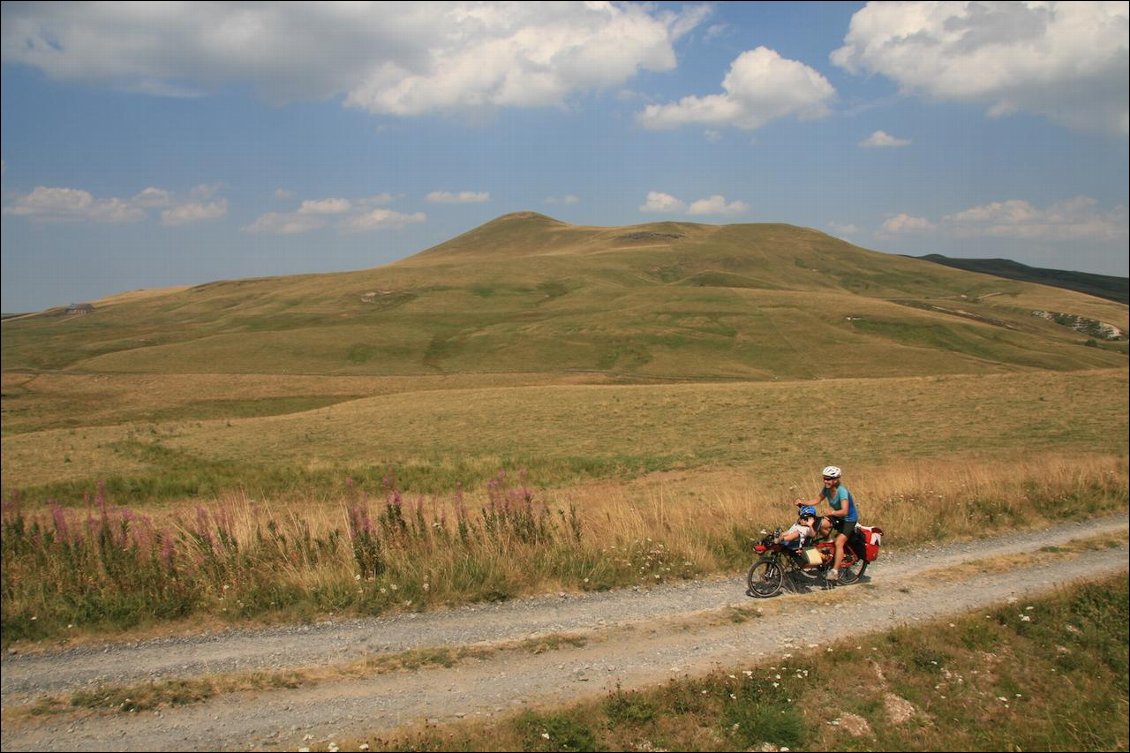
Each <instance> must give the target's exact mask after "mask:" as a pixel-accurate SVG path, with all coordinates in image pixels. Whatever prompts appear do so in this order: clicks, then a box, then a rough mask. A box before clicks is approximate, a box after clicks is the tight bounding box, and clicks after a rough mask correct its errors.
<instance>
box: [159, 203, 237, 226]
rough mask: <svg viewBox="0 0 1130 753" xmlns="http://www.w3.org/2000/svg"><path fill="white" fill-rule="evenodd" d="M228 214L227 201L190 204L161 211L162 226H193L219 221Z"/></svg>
mask: <svg viewBox="0 0 1130 753" xmlns="http://www.w3.org/2000/svg"><path fill="white" fill-rule="evenodd" d="M227 213H228V202H227V199H219V200H217V201H209V202H207V203H196V202H194V203H189V204H180V205H179V206H175V207H169V208H168V209H163V210H161V224H162V225H191V224H194V223H197V222H209V221H211V220H218V219H220V218H221V217H224V216H225V215H226V214H227Z"/></svg>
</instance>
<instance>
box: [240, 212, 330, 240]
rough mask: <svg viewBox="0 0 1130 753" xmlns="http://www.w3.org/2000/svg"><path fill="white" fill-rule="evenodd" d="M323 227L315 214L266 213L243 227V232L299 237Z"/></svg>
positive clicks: (324, 222)
mask: <svg viewBox="0 0 1130 753" xmlns="http://www.w3.org/2000/svg"><path fill="white" fill-rule="evenodd" d="M325 226H326V221H325V219H324V218H322V217H321V216H319V215H315V214H299V213H298V212H267V213H266V214H264V215H262V216H260V217H259V218H258V219H256V220H255V221H254V222H252V223H251V224H250V225H247V226H245V227H244V228H243V232H245V233H251V234H259V233H264V234H267V235H301V234H302V233H308V232H310V231H311V230H318V229H320V228H323V227H325Z"/></svg>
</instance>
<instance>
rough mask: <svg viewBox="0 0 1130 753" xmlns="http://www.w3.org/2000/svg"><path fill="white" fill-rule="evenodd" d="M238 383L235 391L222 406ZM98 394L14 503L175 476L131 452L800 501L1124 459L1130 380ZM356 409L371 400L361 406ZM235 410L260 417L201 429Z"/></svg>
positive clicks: (299, 387) (13, 461) (132, 385)
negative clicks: (497, 474)
mask: <svg viewBox="0 0 1130 753" xmlns="http://www.w3.org/2000/svg"><path fill="white" fill-rule="evenodd" d="M7 378H9V379H12V378H13V377H12V375H7ZM53 379H59V378H53ZM115 379H116V378H115ZM476 379H481V380H482V381H481V382H478V383H476V382H475V380H476ZM527 379H528V381H523V380H527ZM63 381H66V380H65V379H63ZM112 381H114V380H111V382H112ZM500 381H501V383H500ZM48 384H49V385H50V384H51V382H50V380H48ZM86 384H87V385H93V384H95V383H93V382H87V383H86ZM226 385H234V387H233V389H232V390H231V391H227V392H223V391H222V390H224V389H226V387H225V386H226ZM453 385H459V387H456V388H452V387H453ZM166 388H167V389H166ZM14 389H15V388H13V389H12V391H13V392H14ZM26 389H28V390H31V391H32V393H31V394H32V395H33V397H30V398H28V400H29V401H30V402H32V403H35V401H37V400H38V401H39V404H40V405H41V406H43V408H42V410H43V411H44V415H45V416H54V417H55V418H56V419H57V418H58V417H59V415H60V414H59V412H58V411H57V410H54V409H53V408H52V406H51V405H50V402H51V400H52V399H53V397H54V396H61V395H64V394H67V395H71V396H74V395H79V394H81V390H79V389H76V386H75V385H73V384H61V386H60V387H59V389H58V391H52V389H50V387H48V388H43V389H42V390H41V391H39V392H34V390H35V389H38V388H36V387H35V383H34V382H33V383H32V384H31V385H29V386H27V387H26ZM91 389H92V391H91V392H90V393H88V394H87V396H86V397H77V398H74V399H76V400H79V401H85V402H88V403H90V404H97V405H102V406H105V410H106V420H107V421H108V422H112V421H125V422H124V423H116V424H113V423H112V424H109V425H96V424H97V419H91V418H88V417H80V418H77V419H76V420H80V421H82V422H83V423H82V425H79V426H75V427H73V428H55V429H44V430H40V431H26V432H23V433H5V435H4V438H3V447H2V456H3V465H4V486H5V488H6V489H8V490H11V489H14V488H27V487H34V486H36V485H40V484H46V483H51V482H58V481H67V480H70V481H84V482H86V483H88V484H89V485H90V486H91V488H93V485H94V484H95V482H97V481H98V480H100V479H104V478H107V477H109V476H112V475H115V474H118V475H139V476H142V477H144V476H153V477H159V476H160V475H161V474H162V473H164V472H165V471H164V469H163V468H162V467H161V466H160V465H159V464H157V465H154V463H156V462H157V461H154V460H152V459H143V458H141V457H139V456H138V455H137V454H126V453H123V452H122V451H121V450H120V447H121V444H120V443H123V442H132V443H133V444H134V445H135V446H137V447H150V448H159V449H162V450H165V451H171V452H175V453H177V457H178V458H179V459H180V462H182V463H183V462H196V463H200V464H203V465H207V464H208V463H217V462H224V463H230V464H235V465H237V466H238V465H239V464H247V465H248V466H249V467H256V468H262V467H277V468H285V469H296V468H297V469H306V470H308V471H313V470H325V469H329V470H331V471H332V472H334V473H336V474H339V475H340V476H341V477H344V476H346V475H350V474H355V473H368V472H369V471H370V470H371V469H373V468H378V469H380V468H386V467H401V468H407V467H429V468H432V469H436V470H437V472H438V471H443V469H448V472H449V473H451V474H455V473H457V472H458V469H459V468H461V467H463V468H477V469H480V470H482V469H486V474H487V475H489V474H490V473H493V472H494V471H496V470H498V469H499V468H501V467H503V466H504V465H505V466H506V467H507V468H508V469H509V470H511V471H515V470H518V469H519V468H521V467H527V468H529V469H530V471H531V474H532V479H533V483H535V484H537V485H538V486H540V487H556V486H560V485H570V486H571V485H573V484H575V483H577V482H578V481H580V480H583V479H584V477H585V476H586V475H587V476H588V477H589V478H592V479H594V480H599V479H600V478H606V479H609V480H613V481H616V482H622V481H624V480H627V479H631V478H635V477H639V476H644V475H647V474H648V473H651V472H654V471H663V472H668V473H670V474H673V475H678V474H679V473H682V472H690V471H694V472H695V473H704V472H725V471H727V470H733V471H737V472H741V473H743V474H745V475H747V476H748V477H750V478H753V479H756V485H757V486H758V487H760V488H764V487H766V486H767V485H775V484H784V485H785V486H800V485H802V484H803V485H808V484H809V483H810V481H811V474H812V473H813V468H816V467H821V466H823V465H825V464H827V463H833V462H834V463H836V464H838V465H841V466H844V467H846V468H848V469H849V472H854V471H857V470H858V469H864V468H871V467H883V466H886V465H901V464H909V465H911V466H913V464H915V463H924V464H928V465H929V464H937V463H945V462H948V461H953V462H955V463H957V464H959V465H960V464H963V463H966V462H968V461H976V460H994V459H997V460H998V461H999V462H1004V461H1011V460H1012V459H1013V458H1016V457H1023V456H1024V455H1025V454H1035V455H1044V454H1047V453H1052V454H1055V453H1061V452H1062V453H1067V454H1071V453H1081V454H1085V455H1090V454H1098V455H1111V456H1113V457H1116V458H1125V456H1126V453H1127V414H1128V402H1127V372H1126V371H1125V370H1105V371H1092V372H1071V373H1066V374H1064V373H1052V372H1044V371H1033V372H1027V373H1013V374H993V375H987V376H969V375H966V376H947V377H910V378H898V379H872V380H866V379H843V380H818V381H791V382H769V383H766V382H726V383H711V384H659V385H620V386H613V385H600V384H546V383H545V382H543V381H541V379H540V378H539V377H536V376H534V377H524V376H521V375H519V376H511V377H505V378H503V377H494V376H483V377H461V378H459V379H452V380H450V381H448V380H447V378H444V377H436V378H434V379H431V380H407V379H404V380H401V379H367V378H338V379H327V378H276V377H255V378H252V377H238V378H232V377H217V376H214V375H206V376H200V377H192V376H180V377H175V378H166V377H160V378H157V377H154V378H149V377H129V378H128V379H126V380H125V382H124V383H123V384H121V385H119V387H117V388H115V390H114V391H113V392H107V393H96V392H94V391H93V387H91ZM5 390H6V392H8V387H5ZM68 390H69V392H68ZM304 390H306V392H305V393H303V391H304ZM217 391H220V392H221V394H223V396H224V397H223V398H222V399H220V398H219V397H218V396H216V393H217ZM358 393H361V394H365V395H371V396H365V397H357V398H355V399H348V398H349V397H351V396H354V395H357V394H358ZM303 394H305V396H306V397H307V398H309V399H315V398H318V399H323V400H334V399H339V398H340V399H342V400H343V402H337V403H326V404H323V405H321V406H320V407H315V408H312V409H310V410H304V411H299V412H292V413H286V414H282V415H259V414H257V413H256V411H258V412H259V413H262V412H263V411H268V410H269V409H270V406H271V404H272V403H271V401H272V400H279V401H285V400H286V399H289V398H293V399H301V398H302V397H303ZM193 396H197V397H198V398H199V399H198V401H197V402H195V403H194V402H193ZM228 396H231V397H230V398H229V397H228ZM22 399H23V398H18V399H15V400H6V404H5V408H6V414H5V424H6V426H7V424H8V423H9V422H11V423H18V422H19V421H20V420H26V419H21V418H19V417H18V416H12V417H11V418H9V413H8V412H7V410H8V409H9V407H10V406H15V405H19V404H20V403H19V401H20V400H22ZM60 399H63V398H60ZM162 399H164V400H166V401H167V404H168V405H170V406H173V408H172V409H171V410H180V411H181V412H180V413H175V412H174V413H173V415H175V416H179V417H176V418H171V419H169V420H165V421H162V420H136V419H135V420H129V417H130V410H136V411H143V410H144V409H146V406H150V407H152V406H156V405H158V404H159V403H160V401H161V400H162ZM229 399H230V400H231V401H232V402H227V403H223V402H222V401H223V400H229ZM210 400H211V401H213V402H209V401H210ZM216 400H220V401H221V403H222V404H221V405H220V406H219V407H217V406H216V404H215V402H214V401H216ZM241 401H246V402H241ZM259 401H265V402H259ZM249 405H250V406H251V407H248V406H249ZM280 405H282V406H285V405H286V403H285V402H283V403H280ZM177 406H179V408H177ZM224 407H226V408H227V409H230V410H233V411H237V412H238V411H242V412H243V413H245V414H250V415H246V416H245V417H239V416H238V415H237V416H233V417H228V418H208V419H205V418H192V417H191V416H192V412H193V411H197V412H198V413H199V412H205V414H206V411H207V410H220V409H222V408H224ZM281 409H282V408H280V410H281ZM12 410H14V408H13V409H12ZM79 415H80V416H81V414H79ZM133 415H137V414H136V413H135V414H133ZM42 420H46V419H42ZM92 424H95V425H92ZM590 466H591V470H585V469H586V468H589V467H590ZM482 477H484V476H483V475H482V474H480V478H482ZM455 480H456V479H452V483H451V486H454V481H455ZM464 481H465V483H466V480H464ZM313 491H316V490H311V492H313ZM406 491H408V492H412V491H413V490H412V489H406Z"/></svg>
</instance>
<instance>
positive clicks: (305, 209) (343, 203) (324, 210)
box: [298, 199, 353, 214]
mask: <svg viewBox="0 0 1130 753" xmlns="http://www.w3.org/2000/svg"><path fill="white" fill-rule="evenodd" d="M352 206H353V205H352V204H351V203H350V201H349V199H316V200H314V201H304V202H302V205H301V206H299V207H298V213H299V214H345V213H346V212H348V211H349V210H350V208H351V207H352Z"/></svg>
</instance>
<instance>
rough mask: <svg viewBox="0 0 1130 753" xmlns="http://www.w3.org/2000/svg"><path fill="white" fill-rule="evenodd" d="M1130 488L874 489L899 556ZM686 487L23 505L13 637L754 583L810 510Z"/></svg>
mask: <svg viewBox="0 0 1130 753" xmlns="http://www.w3.org/2000/svg"><path fill="white" fill-rule="evenodd" d="M1127 476H1128V473H1127V467H1126V463H1125V461H1124V459H1122V458H1115V457H1090V458H1080V457H1061V456H1055V455H1045V456H1031V457H1028V458H1026V459H1025V460H1023V461H1017V462H1016V463H1014V464H1011V465H1002V464H999V463H995V462H984V463H981V464H976V465H971V464H970V463H957V462H952V463H950V464H940V463H930V464H927V465H924V466H919V467H914V466H913V465H910V464H902V465H899V466H896V467H894V468H890V469H887V470H886V471H882V472H880V471H876V472H875V473H873V474H872V475H871V476H869V477H868V479H867V482H866V483H864V482H863V481H862V480H861V483H860V485H857V486H855V490H854V493H855V494H856V495H857V498H858V499H859V500H860V504H861V507H862V509H863V520H864V522H867V523H873V524H877V525H880V526H882V527H883V528H884V530H885V532H886V536H885V539H884V543H885V544H886V545H887V546H906V545H913V544H915V543H918V542H942V541H946V540H951V539H955V538H965V537H976V536H981V535H986V534H989V533H993V532H998V531H1004V530H1012V529H1016V528H1022V527H1026V526H1037V525H1042V524H1046V523H1049V522H1053V521H1061V520H1073V519H1080V518H1088V517H1095V516H1098V515H1102V514H1110V513H1115V512H1118V511H1125V510H1126V509H1127V505H1128V499H1127V487H1128V479H1127ZM685 481H686V480H683V481H663V480H660V481H657V482H655V483H651V484H648V485H644V486H641V487H637V488H635V489H634V492H635V493H632V491H633V490H632V489H631V488H630V487H628V486H627V485H611V487H609V486H608V485H605V486H602V487H599V488H596V489H593V490H589V493H591V495H592V496H586V491H585V490H584V489H580V488H579V489H577V490H576V491H577V496H576V497H571V496H569V495H562V496H557V497H554V498H549V497H548V496H545V497H543V495H542V493H541V492H539V491H538V490H536V489H535V488H534V487H532V486H530V485H529V484H528V483H527V480H526V479H525V478H523V477H522V475H521V474H518V475H514V476H510V475H507V474H505V473H499V474H497V475H496V476H495V477H494V478H492V479H491V480H490V481H489V482H488V483H487V484H486V488H485V490H482V491H480V492H478V493H477V494H464V493H463V492H462V491H457V492H456V493H454V494H452V495H449V496H442V497H437V496H426V495H412V496H410V495H408V494H406V493H405V492H403V491H402V490H401V489H400V487H399V486H398V484H397V483H396V480H395V479H393V478H388V479H386V480H385V486H384V489H383V490H382V492H381V493H380V494H379V495H370V494H369V493H368V492H367V491H365V490H363V489H360V488H358V487H356V486H354V487H352V488H349V489H348V490H347V491H346V493H344V494H343V495H342V496H341V497H339V498H337V499H334V500H331V501H330V502H328V503H310V504H301V503H295V504H290V505H277V504H272V503H268V502H262V501H257V500H254V499H252V498H250V497H248V496H247V495H242V494H239V495H227V496H225V497H223V498H221V499H220V500H218V501H217V502H216V503H215V504H212V505H196V506H186V507H181V508H176V507H173V508H169V509H168V510H163V511H153V512H147V513H139V512H135V511H133V510H132V509H131V508H128V507H123V506H118V505H116V504H114V502H113V500H112V498H111V497H109V496H108V495H107V494H106V493H105V492H104V491H99V492H97V493H96V494H95V495H93V496H92V497H91V498H90V499H89V500H88V505H87V507H86V508H85V509H81V510H77V509H71V508H65V507H63V506H60V505H54V506H52V507H50V508H48V509H46V510H43V509H42V508H40V507H37V506H31V507H28V508H26V509H25V507H24V506H23V505H22V504H21V501H20V500H19V498H18V496H15V497H12V498H9V499H8V500H6V501H5V502H4V507H3V515H2V531H3V536H2V541H0V551H2V556H3V563H2V564H3V569H2V572H0V580H2V593H0V598H2V602H0V603H2V607H3V609H2V628H3V630H2V642H3V646H4V647H8V646H10V645H12V644H13V643H17V642H21V641H39V640H48V639H50V640H60V639H61V640H68V639H75V638H79V637H81V636H84V635H105V634H115V633H122V632H127V631H128V632H137V631H147V630H159V629H162V627H164V628H165V629H171V628H173V627H175V626H177V625H179V624H182V623H184V622H186V621H192V620H200V619H211V620H220V621H221V622H228V623H244V622H248V621H253V622H280V621H286V622H296V621H297V622H302V621H309V620H313V619H316V618H318V616H320V615H324V614H327V613H333V614H356V615H366V614H382V613H389V612H403V611H420V610H426V609H429V608H433V607H437V606H450V605H457V604H464V603H472V602H482V601H503V600H507V599H511V598H514V597H517V596H522V595H528V594H535V593H546V592H555V591H591V590H607V589H611V588H619V587H631V586H642V587H646V586H649V585H654V584H658V583H665V582H671V581H678V580H682V579H687V578H693V577H698V576H702V575H705V574H711V573H720V572H734V571H737V570H741V569H744V568H745V567H746V566H747V565H748V562H749V559H750V557H751V547H752V544H753V543H754V542H755V541H756V540H758V539H759V538H760V534H761V531H762V530H764V529H766V528H772V527H775V526H778V525H786V524H788V523H790V522H791V520H792V516H793V514H794V512H795V509H794V508H793V506H792V503H791V501H792V499H793V495H795V493H796V490H794V489H788V488H779V489H769V490H767V491H768V494H767V495H763V493H762V492H765V491H766V490H761V492H759V493H750V492H749V491H747V490H744V489H740V488H735V486H734V484H733V479H732V478H729V477H726V478H724V479H722V480H721V481H719V483H718V485H717V486H714V487H699V488H698V489H697V490H696V493H695V494H694V495H693V496H692V495H689V494H684V493H683V490H682V489H681V488H680V487H679V486H678V484H680V483H684V482H685ZM347 486H348V485H347ZM815 486H816V483H815V480H813V481H812V482H811V483H810V484H809V485H806V487H805V489H806V490H809V489H811V488H813V487H815ZM558 493H559V492H558Z"/></svg>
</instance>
